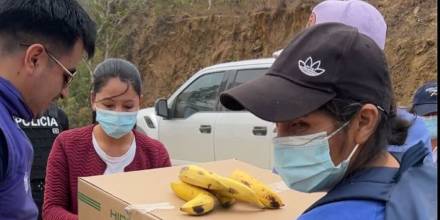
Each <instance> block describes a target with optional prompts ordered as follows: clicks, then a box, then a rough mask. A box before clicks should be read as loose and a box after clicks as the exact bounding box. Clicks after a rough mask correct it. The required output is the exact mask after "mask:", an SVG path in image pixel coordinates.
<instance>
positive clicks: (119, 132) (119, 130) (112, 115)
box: [96, 108, 137, 139]
mask: <svg viewBox="0 0 440 220" xmlns="http://www.w3.org/2000/svg"><path fill="white" fill-rule="evenodd" d="M136 117H137V111H136V112H115V111H109V110H104V109H98V108H97V109H96V121H97V122H99V124H100V125H101V127H102V129H104V132H105V133H106V134H107V135H108V136H110V137H113V138H115V139H119V138H121V137H122V136H124V135H126V134H128V133H129V132H130V131H131V130H132V129H133V127H134V125H135V124H136Z"/></svg>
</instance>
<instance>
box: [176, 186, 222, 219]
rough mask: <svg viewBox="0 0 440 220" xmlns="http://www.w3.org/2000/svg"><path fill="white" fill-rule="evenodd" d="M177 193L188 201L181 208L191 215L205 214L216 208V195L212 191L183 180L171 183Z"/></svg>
mask: <svg viewBox="0 0 440 220" xmlns="http://www.w3.org/2000/svg"><path fill="white" fill-rule="evenodd" d="M171 189H172V190H173V191H174V193H176V195H177V196H178V197H179V198H181V199H183V200H184V201H186V203H185V204H183V206H182V207H180V210H181V211H182V212H186V213H188V214H190V215H204V214H206V213H208V212H210V211H212V210H213V209H214V205H215V199H216V198H215V196H214V195H212V194H211V193H210V192H208V191H206V190H204V189H202V188H199V187H197V186H193V185H190V184H187V183H184V182H182V181H175V182H172V183H171Z"/></svg>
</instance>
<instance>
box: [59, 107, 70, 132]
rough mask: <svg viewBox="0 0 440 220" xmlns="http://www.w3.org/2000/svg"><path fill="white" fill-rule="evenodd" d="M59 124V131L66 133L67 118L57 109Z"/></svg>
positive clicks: (67, 127) (67, 126)
mask: <svg viewBox="0 0 440 220" xmlns="http://www.w3.org/2000/svg"><path fill="white" fill-rule="evenodd" d="M57 120H58V121H59V122H60V124H61V129H62V130H63V131H66V130H68V129H69V118H68V117H67V115H66V113H65V112H64V111H63V110H62V109H61V108H58V119H57Z"/></svg>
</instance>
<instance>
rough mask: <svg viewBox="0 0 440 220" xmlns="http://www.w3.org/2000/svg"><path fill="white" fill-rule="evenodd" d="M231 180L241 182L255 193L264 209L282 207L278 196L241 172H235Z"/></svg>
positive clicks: (282, 204)
mask: <svg viewBox="0 0 440 220" xmlns="http://www.w3.org/2000/svg"><path fill="white" fill-rule="evenodd" d="M231 178H232V179H235V180H237V181H240V182H242V183H243V184H245V185H246V186H248V187H249V188H251V189H252V190H254V191H255V193H256V194H257V197H258V199H259V200H260V201H261V203H263V204H264V206H265V207H266V208H270V209H277V208H280V207H282V206H284V203H283V201H282V200H281V198H280V196H279V195H278V194H276V193H275V192H274V191H272V190H271V189H270V188H269V187H268V186H266V185H265V184H264V183H262V182H260V181H258V180H257V179H256V178H254V177H253V176H251V175H249V174H248V173H246V172H244V171H242V170H235V171H234V172H232V175H231Z"/></svg>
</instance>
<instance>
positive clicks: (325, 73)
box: [220, 23, 394, 122]
mask: <svg viewBox="0 0 440 220" xmlns="http://www.w3.org/2000/svg"><path fill="white" fill-rule="evenodd" d="M392 96H393V92H392V86H391V80H390V75H389V72H388V66H387V64H386V59H385V55H384V53H383V51H382V50H381V49H380V48H379V47H378V46H377V44H376V43H375V42H374V41H373V40H372V39H371V38H369V37H367V36H366V35H364V34H361V33H359V32H358V30H357V29H356V28H354V27H351V26H347V25H344V24H341V23H323V24H318V25H314V26H312V27H310V28H307V29H305V30H304V31H302V32H301V33H299V34H298V35H297V36H296V37H295V38H294V39H293V41H292V42H291V43H290V44H289V45H288V47H287V48H286V49H284V50H283V52H282V53H281V54H280V56H279V57H278V58H277V59H276V60H275V62H274V64H273V65H272V67H271V68H270V69H269V70H268V73H266V74H265V75H264V76H261V77H259V78H257V79H255V80H252V81H249V82H247V83H244V84H241V85H239V86H237V87H234V88H232V89H229V90H227V91H225V92H223V93H222V94H221V96H220V102H221V103H222V104H223V105H224V106H225V107H226V108H228V109H230V110H244V109H247V110H248V111H250V112H251V113H253V114H255V115H256V116H257V117H259V118H261V119H263V120H267V121H273V122H282V121H288V120H292V119H295V118H298V117H301V116H304V115H306V114H308V113H310V112H312V111H315V110H317V109H318V108H319V107H321V106H323V105H324V104H326V103H327V102H329V101H330V100H332V99H334V98H340V99H347V100H353V101H355V102H360V103H371V104H375V105H376V106H377V107H378V109H380V110H381V111H383V112H385V113H386V114H389V113H390V112H391V111H394V110H393V106H394V105H393V103H392V102H393V99H392Z"/></svg>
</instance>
